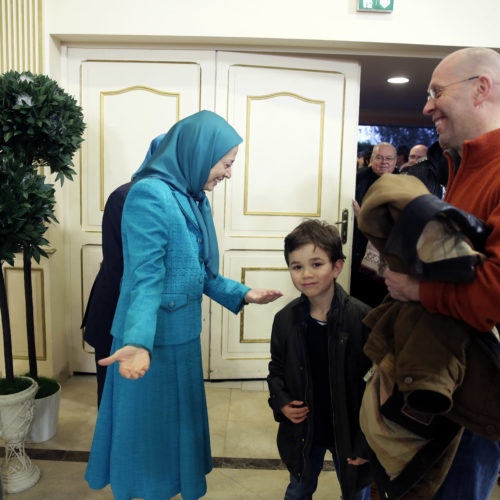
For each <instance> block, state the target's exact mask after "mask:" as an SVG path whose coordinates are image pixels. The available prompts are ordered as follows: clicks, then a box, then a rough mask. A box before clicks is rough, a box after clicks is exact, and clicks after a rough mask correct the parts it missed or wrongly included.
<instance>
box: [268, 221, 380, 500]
mask: <svg viewBox="0 0 500 500" xmlns="http://www.w3.org/2000/svg"><path fill="white" fill-rule="evenodd" d="M344 259H345V256H344V255H343V253H342V244H341V241H340V236H339V233H338V231H337V228H336V227H335V226H332V225H329V224H327V223H325V222H321V221H318V220H306V221H304V222H302V223H301V224H300V225H299V226H297V227H296V228H295V229H294V230H293V231H292V232H291V233H290V234H289V235H288V236H287V237H286V238H285V260H286V262H287V265H288V267H289V270H290V275H291V278H292V281H293V284H294V286H295V288H297V290H298V291H299V292H301V296H300V297H299V298H297V299H295V300H293V301H292V302H290V303H289V304H288V305H287V306H285V307H284V308H283V309H282V310H281V311H279V312H278V313H277V314H276V316H275V318H274V323H273V330H272V335H271V362H270V363H269V375H268V377H267V381H268V385H269V391H270V398H269V405H270V406H271V408H272V409H273V412H274V418H275V419H276V421H278V422H280V426H279V430H278V439H277V441H278V449H279V452H280V456H281V459H282V460H283V462H284V463H285V464H286V466H287V467H288V470H289V471H290V484H289V485H288V488H287V490H286V493H285V500H296V499H297V500H298V499H301V500H306V499H311V498H312V494H313V493H314V491H316V487H317V484H318V476H319V473H320V472H321V469H322V467H323V460H324V456H325V453H326V451H327V450H329V451H330V452H331V453H332V456H333V461H334V464H335V470H336V472H337V477H338V480H339V483H340V487H341V490H342V498H343V500H367V499H369V498H370V493H369V488H367V487H366V486H367V485H368V484H369V483H370V473H369V469H368V464H367V463H365V460H363V457H366V456H367V455H368V453H367V451H366V450H367V444H366V441H365V439H364V437H363V435H362V433H361V429H360V426H359V409H360V405H361V399H362V396H363V391H364V386H365V383H364V381H363V376H364V375H365V373H366V372H367V371H368V369H369V368H370V366H371V362H370V360H369V359H368V358H367V357H365V355H364V354H363V351H362V347H363V344H364V342H365V340H366V338H367V336H368V333H369V332H368V330H367V329H366V327H364V326H363V324H362V322H361V320H362V318H363V317H364V316H365V315H366V313H367V312H368V311H369V309H370V308H369V307H368V306H367V305H365V304H363V303H362V302H360V301H359V300H357V299H355V298H354V297H350V296H349V295H348V294H347V293H346V292H345V291H344V289H343V288H342V287H341V286H340V285H339V284H337V283H336V279H337V277H338V276H339V274H340V272H341V271H342V268H343V266H344Z"/></svg>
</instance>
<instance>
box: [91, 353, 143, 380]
mask: <svg viewBox="0 0 500 500" xmlns="http://www.w3.org/2000/svg"><path fill="white" fill-rule="evenodd" d="M115 361H118V363H120V368H119V370H120V374H121V375H122V376H123V377H125V378H131V379H136V378H141V377H143V376H144V375H145V373H146V372H147V371H148V370H149V363H150V359H149V352H148V350H147V349H144V348H143V347H136V346H133V345H126V346H124V347H122V348H121V349H118V350H117V351H115V352H114V353H113V354H112V355H111V356H108V357H107V358H103V359H100V360H99V361H98V363H99V364H100V365H101V366H109V365H111V364H113V363H114V362H115Z"/></svg>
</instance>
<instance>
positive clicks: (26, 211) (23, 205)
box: [0, 155, 57, 265]
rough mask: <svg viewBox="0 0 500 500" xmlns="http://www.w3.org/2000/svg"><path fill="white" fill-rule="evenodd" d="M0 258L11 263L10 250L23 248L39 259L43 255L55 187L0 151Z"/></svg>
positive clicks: (12, 262) (16, 250) (17, 250)
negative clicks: (0, 153)
mask: <svg viewBox="0 0 500 500" xmlns="http://www.w3.org/2000/svg"><path fill="white" fill-rule="evenodd" d="M0 186H1V189H0V260H5V261H7V262H8V263H9V264H10V265H14V254H15V253H16V252H20V251H23V250H24V251H27V252H28V255H29V257H30V258H31V257H33V258H34V259H35V260H36V261H37V262H40V256H41V255H43V256H44V257H46V256H47V255H46V253H45V251H44V250H43V249H42V248H41V246H43V245H47V244H48V241H47V240H46V239H45V238H44V237H43V235H44V234H45V232H46V230H47V224H48V223H49V222H50V221H55V222H57V220H56V218H55V216H54V206H55V190H54V186H53V185H52V184H45V177H44V176H43V175H39V174H38V173H37V172H36V170H35V169H33V168H32V167H31V166H30V167H26V166H24V165H23V164H20V163H19V161H18V160H16V159H14V158H12V157H10V156H6V155H0Z"/></svg>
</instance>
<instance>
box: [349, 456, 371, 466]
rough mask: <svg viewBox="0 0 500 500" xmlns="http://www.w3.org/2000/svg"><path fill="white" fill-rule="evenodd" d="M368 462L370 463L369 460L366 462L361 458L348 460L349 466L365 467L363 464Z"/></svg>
mask: <svg viewBox="0 0 500 500" xmlns="http://www.w3.org/2000/svg"><path fill="white" fill-rule="evenodd" d="M366 462H368V460H365V459H364V458H359V457H356V458H348V459H347V463H348V464H349V465H363V464H366Z"/></svg>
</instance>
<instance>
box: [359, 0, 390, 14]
mask: <svg viewBox="0 0 500 500" xmlns="http://www.w3.org/2000/svg"><path fill="white" fill-rule="evenodd" d="M357 2H358V11H360V12H392V9H393V8H394V0H357Z"/></svg>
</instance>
